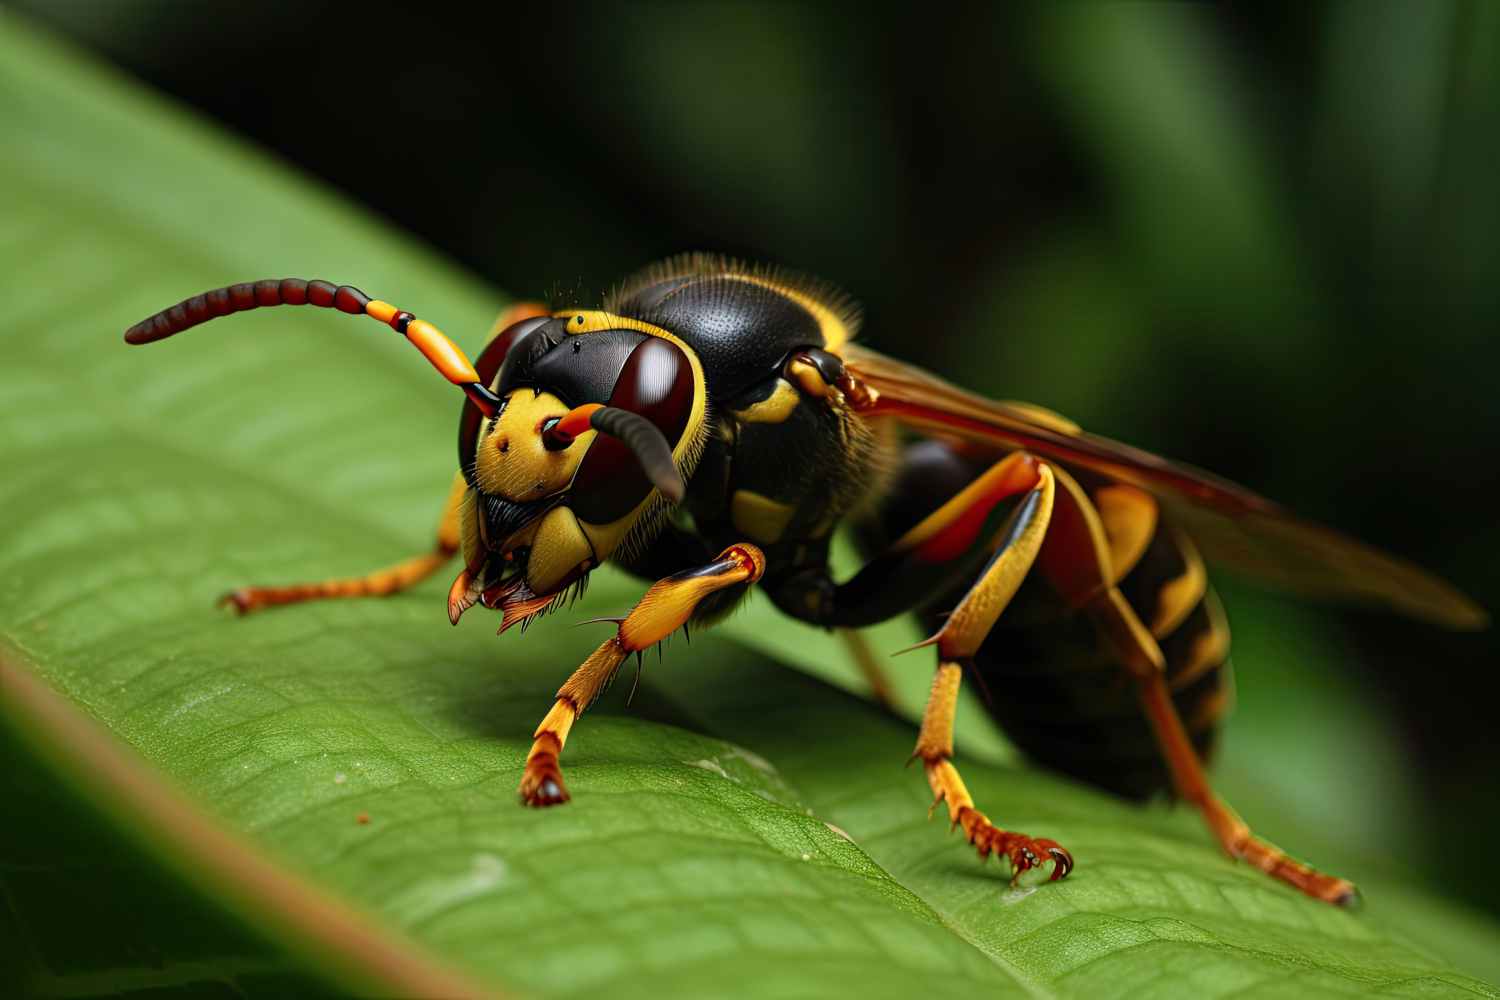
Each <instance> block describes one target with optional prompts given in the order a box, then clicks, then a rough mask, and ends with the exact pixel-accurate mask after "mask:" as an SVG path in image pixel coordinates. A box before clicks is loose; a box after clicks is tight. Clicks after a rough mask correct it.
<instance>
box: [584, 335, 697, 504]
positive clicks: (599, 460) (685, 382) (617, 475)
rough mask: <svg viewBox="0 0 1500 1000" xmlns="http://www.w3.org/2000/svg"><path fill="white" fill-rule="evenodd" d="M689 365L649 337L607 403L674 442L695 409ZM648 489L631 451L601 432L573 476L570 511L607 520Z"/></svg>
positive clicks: (628, 362) (623, 371) (671, 348)
mask: <svg viewBox="0 0 1500 1000" xmlns="http://www.w3.org/2000/svg"><path fill="white" fill-rule="evenodd" d="M694 391H695V389H694V384H693V368H692V365H691V364H689V363H688V359H687V357H686V356H685V355H684V354H683V353H682V350H681V348H679V347H678V346H677V345H676V344H674V343H672V342H671V341H669V340H663V339H661V338H660V337H647V338H646V339H645V340H644V341H642V342H641V344H640V345H639V346H638V347H636V349H635V350H634V351H632V352H631V353H630V357H629V358H628V359H627V360H626V362H625V366H624V368H622V369H621V370H620V377H619V378H618V379H616V381H615V388H614V391H613V392H612V393H611V394H610V397H609V405H610V406H613V407H618V408H619V409H622V410H629V411H630V412H632V413H637V414H640V415H641V416H642V417H645V418H646V419H647V420H649V421H651V423H653V424H655V425H656V426H657V428H658V429H660V430H661V432H662V435H663V436H665V437H666V439H667V442H668V443H669V444H670V445H671V446H672V447H674V448H675V447H676V446H677V442H679V441H680V440H682V435H683V434H685V433H686V432H687V429H688V418H689V417H690V416H691V414H692V410H693V393H694ZM650 492H651V483H650V481H649V480H648V479H647V478H646V474H645V473H644V472H642V471H641V466H640V463H639V462H638V461H637V460H636V457H635V455H634V454H633V453H632V452H631V451H630V449H629V448H627V447H626V446H625V445H624V444H622V443H621V442H620V441H618V440H616V439H615V438H612V437H605V436H604V435H600V436H599V437H597V438H595V439H594V443H593V444H592V445H591V446H590V447H589V452H588V454H587V455H585V456H584V459H583V464H582V465H580V466H579V468H578V475H577V476H576V477H575V478H574V480H573V499H572V501H571V504H572V507H573V512H574V513H575V514H577V515H578V517H579V519H580V520H583V521H587V522H588V523H589V524H609V523H610V522H611V521H615V520H618V519H619V518H622V517H624V516H625V515H626V514H628V513H630V511H631V510H633V509H634V508H635V506H636V504H638V503H640V502H641V501H642V500H644V499H645V498H646V495H647V494H648V493H650Z"/></svg>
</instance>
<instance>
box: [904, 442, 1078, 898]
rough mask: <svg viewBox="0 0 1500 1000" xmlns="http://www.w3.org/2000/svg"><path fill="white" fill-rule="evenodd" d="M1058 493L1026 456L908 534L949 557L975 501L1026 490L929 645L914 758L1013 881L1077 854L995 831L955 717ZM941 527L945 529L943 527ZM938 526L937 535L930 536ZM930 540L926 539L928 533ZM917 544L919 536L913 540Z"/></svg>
mask: <svg viewBox="0 0 1500 1000" xmlns="http://www.w3.org/2000/svg"><path fill="white" fill-rule="evenodd" d="M1054 492H1055V487H1054V481H1053V476H1052V470H1051V469H1050V468H1049V467H1047V466H1045V465H1043V464H1041V463H1040V462H1038V461H1037V460H1036V459H1034V458H1031V457H1030V456H1028V455H1025V454H1023V453H1017V454H1013V455H1010V456H1008V457H1007V458H1005V459H1003V460H1002V461H1001V462H999V463H998V464H997V465H995V466H994V468H992V469H991V470H990V471H989V472H987V473H985V474H984V475H983V476H981V477H980V478H979V479H978V480H976V481H975V482H974V484H973V485H972V486H971V487H970V488H969V489H968V490H966V491H965V492H964V493H961V494H959V496H958V497H955V498H954V500H953V501H952V502H951V503H950V504H949V505H947V506H945V507H942V508H939V509H938V511H936V512H935V513H934V514H932V515H931V516H930V517H929V518H928V519H927V520H925V521H923V522H922V523H920V524H918V525H917V526H916V527H915V528H913V529H912V530H911V532H909V533H908V539H903V540H902V541H898V542H897V543H896V547H897V548H901V547H902V546H903V542H906V543H907V544H909V539H911V536H916V538H917V539H920V541H921V544H922V547H925V548H928V549H929V551H932V552H936V553H943V554H945V553H946V550H948V549H951V548H952V547H953V546H951V545H944V544H943V541H944V540H943V535H944V534H945V533H947V532H948V531H951V530H953V528H955V527H959V526H961V525H963V524H964V523H965V522H969V523H972V517H971V516H966V515H968V511H969V510H971V509H972V508H971V507H968V504H972V503H973V502H974V500H976V499H980V498H983V497H986V496H989V497H993V496H995V495H997V494H998V495H1016V494H1022V493H1024V494H1025V495H1024V497H1023V499H1022V501H1021V503H1020V505H1019V506H1018V507H1017V508H1016V511H1015V513H1014V514H1013V515H1012V517H1011V520H1010V521H1009V523H1008V524H1007V525H1006V527H1005V529H1004V531H1002V532H1001V534H1000V536H999V538H998V539H997V541H996V547H995V553H994V555H993V557H992V558H991V559H990V561H989V564H988V565H987V566H986V567H985V568H984V571H983V573H982V574H981V575H980V577H979V579H978V580H976V581H975V583H974V585H973V586H972V587H971V588H970V589H969V591H968V593H967V594H965V595H964V597H963V600H961V601H960V602H959V604H958V606H957V607H956V608H954V609H953V611H952V613H951V614H949V615H948V617H947V620H946V621H945V622H944V623H943V627H942V628H941V629H939V630H938V633H937V634H936V635H934V636H933V637H932V638H931V639H928V640H927V641H926V642H924V643H923V644H922V645H924V646H925V645H932V646H936V647H937V652H938V669H937V675H936V676H935V677H934V678H933V682H932V694H931V696H930V697H929V698H928V701H927V708H926V709H925V711H924V712H923V713H922V728H921V731H920V732H919V733H918V735H917V746H916V749H915V750H914V751H913V752H912V759H914V760H915V759H917V758H921V760H922V768H923V770H924V771H925V772H926V775H927V783H928V785H930V786H931V788H932V793H933V796H934V800H933V804H934V806H935V805H936V804H937V803H939V802H942V803H946V804H947V807H948V818H949V820H950V821H951V822H952V824H953V825H954V826H957V827H960V828H962V829H963V832H964V837H965V838H967V839H968V841H969V843H971V844H973V845H974V847H975V849H976V850H978V852H979V856H980V857H981V858H988V857H989V856H990V855H991V854H1003V855H1005V857H1006V858H1008V859H1009V860H1010V868H1011V882H1012V884H1014V883H1015V881H1016V880H1017V879H1018V878H1020V876H1021V875H1022V873H1024V872H1026V871H1028V870H1029V869H1032V868H1037V867H1040V866H1042V865H1044V864H1046V863H1048V862H1049V861H1050V862H1051V863H1052V875H1051V878H1052V879H1053V880H1054V881H1055V880H1056V879H1060V878H1063V877H1064V876H1066V875H1067V874H1068V872H1070V871H1072V869H1073V856H1072V855H1071V854H1069V853H1068V851H1067V850H1066V849H1064V848H1063V847H1062V846H1061V845H1060V844H1058V843H1057V841H1055V840H1046V839H1036V838H1033V837H1029V836H1027V835H1026V834H1024V833H1016V832H1014V831H1011V830H1005V829H1002V828H1000V827H998V826H996V825H995V824H994V823H993V822H991V821H990V818H989V817H988V816H986V815H985V814H984V813H982V812H980V811H979V809H978V808H976V806H975V805H974V799H973V797H972V796H971V795H970V794H969V790H968V788H967V787H966V786H965V785H964V781H963V778H962V777H960V776H959V773H958V768H957V767H955V766H954V764H953V717H954V712H955V710H956V708H957V705H958V691H959V685H960V683H961V682H962V680H963V670H964V667H965V666H968V665H970V664H971V663H972V661H973V657H974V654H975V653H976V652H977V651H978V650H979V647H980V645H981V644H982V643H983V642H984V639H985V637H986V636H987V635H989V633H990V629H991V628H993V627H994V624H995V621H996V620H997V619H998V618H999V617H1000V613H1001V612H1002V611H1004V610H1005V607H1006V605H1007V604H1009V603H1010V599H1011V598H1012V597H1014V596H1015V592H1016V589H1017V588H1018V587H1019V586H1020V585H1021V581H1022V580H1023V579H1024V578H1025V577H1026V574H1027V573H1028V572H1029V571H1030V570H1031V567H1032V564H1033V563H1034V562H1035V560H1036V557H1037V554H1038V552H1039V551H1040V550H1041V547H1042V544H1043V539H1045V538H1046V536H1047V529H1048V524H1049V522H1050V521H1051V517H1052V507H1053V496H1054ZM940 526H941V527H940ZM932 528H938V530H937V531H930V529H932ZM924 535H925V536H926V537H925V538H924V537H922V536H924ZM913 540H915V539H913Z"/></svg>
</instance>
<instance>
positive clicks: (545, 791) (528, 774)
mask: <svg viewBox="0 0 1500 1000" xmlns="http://www.w3.org/2000/svg"><path fill="white" fill-rule="evenodd" d="M765 569H766V559H765V556H764V555H762V554H761V551H760V549H758V548H756V547H755V546H754V545H750V544H748V543H746V544H742V545H731V546H730V547H729V548H727V549H725V550H724V551H723V552H721V553H719V556H718V558H717V559H715V560H714V561H713V562H711V563H709V564H708V565H707V566H702V567H699V568H698V569H692V570H688V571H686V572H683V573H678V574H676V575H675V576H669V577H667V578H666V579H665V580H658V581H657V582H656V583H653V584H652V585H651V589H649V590H647V591H646V594H645V596H644V597H642V598H641V600H640V603H638V604H637V605H636V606H635V608H634V609H633V610H631V612H630V614H629V615H627V616H626V617H625V618H624V620H622V621H621V622H620V626H619V629H618V630H617V631H616V633H615V634H614V635H613V636H612V637H610V638H609V639H606V640H605V641H604V642H603V643H601V644H600V646H599V648H598V649H596V650H594V652H593V653H591V654H590V655H589V658H588V659H587V660H584V661H583V666H581V667H579V668H578V669H577V670H575V671H574V672H573V676H571V677H569V678H568V679H567V681H566V682H565V683H564V684H563V686H562V687H561V688H559V689H558V692H557V700H556V701H555V702H554V703H553V705H552V710H551V711H549V712H548V713H547V715H546V717H545V718H543V719H542V722H541V725H539V726H537V728H536V732H535V733H534V734H533V738H532V744H531V752H530V753H529V754H527V755H526V770H525V773H523V774H522V775H521V789H520V794H521V802H522V803H524V804H525V805H528V806H551V805H557V804H559V803H562V802H566V801H568V790H567V786H565V785H564V784H563V779H562V769H561V767H560V766H559V764H558V757H559V756H560V755H561V754H562V749H563V745H564V744H565V743H567V741H568V733H569V732H570V731H571V730H572V728H573V723H574V722H576V721H577V720H578V717H579V716H580V715H582V714H583V713H584V710H585V709H587V708H588V707H589V706H590V705H591V704H593V703H594V700H595V699H596V698H598V697H599V693H600V692H601V691H603V690H604V688H605V686H606V685H607V684H608V683H609V680H610V678H611V677H613V676H614V675H615V671H616V670H618V669H620V664H621V663H623V662H625V657H627V656H629V655H630V654H631V653H638V652H640V651H641V650H643V649H647V648H649V647H651V646H654V645H655V644H656V643H658V642H661V641H662V640H663V639H665V638H666V637H667V636H669V635H671V634H672V633H673V632H675V631H677V629H679V628H681V627H682V626H683V625H684V624H686V623H687V621H688V619H689V618H690V617H692V614H693V609H694V608H696V607H697V606H698V603H699V602H700V601H702V600H703V599H704V598H705V597H708V596H709V595H710V594H713V593H716V592H718V591H720V590H724V589H726V588H728V587H736V586H740V585H743V584H750V583H754V582H755V581H756V580H759V579H760V575H761V574H762V573H764V572H765Z"/></svg>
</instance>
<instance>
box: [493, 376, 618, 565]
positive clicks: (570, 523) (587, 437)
mask: <svg viewBox="0 0 1500 1000" xmlns="http://www.w3.org/2000/svg"><path fill="white" fill-rule="evenodd" d="M567 412H568V406H567V405H566V404H565V403H563V401H562V400H560V399H558V398H557V397H556V396H554V395H552V394H551V393H548V392H538V391H536V390H533V389H530V388H520V389H516V390H515V391H513V392H512V393H511V394H510V395H509V396H508V397H507V398H506V401H505V406H504V409H503V410H501V412H500V416H499V417H498V418H497V419H495V420H493V421H490V422H488V423H486V424H485V426H484V427H482V428H481V432H480V436H479V444H478V446H477V450H476V453H475V456H474V482H475V483H476V484H477V485H478V487H479V489H480V490H481V491H482V492H484V493H487V494H490V495H491V496H495V497H501V498H503V499H505V500H508V501H511V502H513V503H520V504H526V503H533V502H536V501H544V500H546V499H547V498H548V497H553V496H556V495H557V494H559V493H561V492H563V491H565V490H566V489H567V488H568V486H569V484H571V483H572V482H573V477H574V475H575V474H576V473H577V472H578V465H579V463H580V462H582V461H583V456H584V455H585V454H587V453H588V450H589V445H590V444H591V443H592V442H593V440H594V438H595V437H596V436H597V434H598V432H597V431H593V430H589V431H585V432H583V433H581V434H579V435H578V436H577V437H576V438H575V439H574V440H573V443H572V444H571V445H570V446H569V447H567V448H564V449H562V450H559V451H549V450H547V447H546V446H545V445H544V444H543V443H542V429H543V427H545V426H546V424H547V422H548V421H550V420H554V419H557V418H560V417H562V416H563V415H564V414H566V413H567ZM484 506H485V505H484V503H483V501H482V500H481V501H479V502H476V503H474V504H472V505H471V506H470V508H469V510H468V513H469V514H470V516H473V517H474V518H475V521H476V523H475V525H474V530H473V531H472V532H467V531H466V532H465V534H466V536H468V537H471V538H474V539H475V540H476V541H477V542H479V544H481V545H483V546H484V547H486V548H489V549H491V550H493V551H497V552H500V553H503V554H504V555H505V556H506V557H507V559H508V560H509V558H510V557H511V556H512V555H514V556H515V558H516V559H517V562H516V567H517V569H518V570H519V571H520V573H521V575H522V576H524V580H525V583H526V586H527V587H528V588H529V589H530V591H531V592H532V593H534V594H550V593H552V592H553V591H555V590H556V589H557V588H558V587H559V586H561V585H562V584H563V581H565V580H566V579H567V578H568V577H569V576H571V575H572V574H573V573H574V571H575V570H576V569H578V568H579V567H585V568H588V569H592V568H593V565H594V563H595V561H596V558H595V555H594V550H593V548H592V547H591V546H590V545H589V542H588V539H587V538H586V537H585V536H584V534H583V532H582V530H581V529H580V528H579V526H578V520H577V518H575V517H574V516H573V512H572V511H571V510H569V509H568V508H567V507H566V506H564V505H559V506H554V507H552V508H551V509H550V510H547V511H546V512H545V513H542V514H540V515H539V516H538V517H536V518H535V519H534V520H530V521H528V522H527V523H525V524H523V525H520V526H519V527H517V528H516V530H514V531H513V532H512V533H511V534H509V535H508V536H507V537H505V538H492V537H487V535H488V530H492V529H489V526H488V525H483V526H482V525H480V524H478V523H477V522H478V521H480V520H482V519H484V513H483V510H484ZM487 529H488V530H487Z"/></svg>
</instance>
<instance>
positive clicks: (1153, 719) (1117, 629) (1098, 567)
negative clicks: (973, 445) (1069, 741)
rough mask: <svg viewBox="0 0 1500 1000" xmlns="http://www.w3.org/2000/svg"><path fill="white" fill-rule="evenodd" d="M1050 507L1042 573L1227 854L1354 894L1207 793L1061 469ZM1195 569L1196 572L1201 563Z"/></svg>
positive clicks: (1291, 879) (1131, 612)
mask: <svg viewBox="0 0 1500 1000" xmlns="http://www.w3.org/2000/svg"><path fill="white" fill-rule="evenodd" d="M1056 512H1057V516H1056V517H1054V519H1053V530H1052V535H1051V536H1049V538H1048V543H1047V545H1046V546H1044V548H1043V550H1042V553H1041V556H1040V559H1039V563H1040V566H1041V569H1042V572H1043V574H1044V575H1045V576H1046V577H1047V578H1048V580H1049V581H1050V582H1051V583H1052V584H1053V586H1054V587H1056V588H1057V590H1058V591H1059V592H1060V593H1061V594H1062V595H1063V597H1064V598H1065V599H1067V600H1068V602H1069V603H1070V604H1072V605H1073V606H1074V607H1077V608H1080V609H1082V610H1083V611H1085V612H1086V613H1087V614H1088V616H1089V618H1090V619H1091V620H1092V622H1093V624H1094V627H1095V628H1096V629H1097V630H1098V632H1099V634H1100V636H1101V638H1102V639H1103V640H1104V642H1105V644H1106V645H1107V646H1108V647H1109V648H1110V649H1112V650H1113V651H1114V653H1115V655H1116V657H1117V658H1118V659H1119V662H1120V663H1121V664H1123V665H1124V668H1125V670H1126V671H1127V672H1128V674H1129V675H1130V679H1131V680H1132V682H1133V683H1134V684H1135V688H1136V695H1137V698H1138V699H1139V701H1140V704H1141V709H1142V711H1143V712H1144V713H1145V715H1146V719H1147V720H1148V721H1149V723H1150V725H1151V730H1152V733H1153V734H1154V735H1155V737H1156V742H1157V745H1158V747H1159V748H1160V750H1161V755H1162V758H1163V760H1165V761H1166V764H1167V768H1168V770H1169V772H1170V773H1171V775H1172V783H1173V785H1174V786H1175V788H1176V789H1177V794H1178V795H1180V796H1181V797H1182V798H1183V799H1184V800H1185V801H1187V802H1190V803H1192V804H1193V805H1194V806H1196V807H1197V808H1198V810H1199V812H1201V813H1202V814H1203V818H1204V820H1205V821H1206V822H1207V823H1208V827H1209V829H1210V830H1212V831H1213V834H1214V836H1215V837H1216V838H1217V839H1218V841H1219V843H1220V845H1222V847H1223V848H1224V851H1225V852H1226V853H1227V854H1229V856H1230V857H1233V858H1237V859H1239V860H1242V861H1245V862H1248V863H1249V864H1252V865H1254V866H1255V867H1256V868H1259V869H1260V870H1261V871H1263V872H1265V873H1266V874H1268V875H1270V876H1271V877H1273V878H1278V879H1280V880H1281V881H1283V882H1286V883H1287V884H1288V885H1291V886H1293V887H1294V888H1296V889H1299V890H1301V891H1302V892H1304V893H1306V894H1307V895H1309V896H1312V897H1314V898H1316V899H1321V900H1323V901H1325V902H1329V903H1335V904H1338V905H1347V904H1350V903H1352V902H1354V901H1355V900H1357V899H1358V898H1359V893H1358V891H1357V890H1356V889H1355V887H1354V885H1353V883H1351V882H1348V881H1346V880H1344V879H1341V878H1336V877H1334V876H1332V875H1325V874H1323V873H1322V872H1320V871H1317V870H1316V869H1314V868H1312V867H1311V866H1309V865H1305V864H1303V863H1301V862H1300V861H1295V860H1293V859H1292V858H1291V857H1289V856H1288V855H1287V853H1286V852H1285V851H1283V850H1282V849H1281V848H1279V847H1277V846H1276V845H1274V844H1271V843H1269V842H1267V841H1265V840H1262V839H1261V838H1260V837H1257V836H1256V835H1255V834H1254V833H1253V832H1252V831H1251V829H1250V827H1249V826H1248V825H1247V824H1246V823H1245V821H1244V820H1242V819H1240V817H1239V816H1238V815H1236V814H1235V812H1234V810H1233V809H1231V808H1229V806H1228V804H1227V803H1225V802H1224V800H1223V799H1221V798H1219V796H1218V795H1217V794H1216V793H1215V792H1214V790H1213V786H1212V785H1211V784H1210V783H1209V780H1208V775H1207V773H1205V771H1204V768H1203V761H1202V759H1201V758H1200V757H1199V756H1198V752H1197V751H1196V750H1195V749H1194V748H1193V742H1192V739H1191V738H1190V737H1189V735H1188V730H1187V727H1186V726H1184V724H1183V721H1182V717H1181V716H1180V715H1179V714H1178V711H1177V706H1176V705H1175V704H1174V702H1173V701H1172V692H1171V690H1170V688H1169V686H1168V683H1167V674H1166V658H1165V657H1164V656H1163V654H1162V651H1161V647H1160V646H1159V645H1158V644H1157V641H1156V639H1155V637H1154V636H1153V635H1152V630H1151V629H1150V628H1149V627H1147V625H1146V624H1145V623H1143V622H1142V621H1141V619H1140V617H1139V616H1138V615H1137V614H1136V612H1135V609H1134V608H1133V607H1131V605H1130V603H1129V602H1128V601H1127V600H1126V599H1125V597H1124V595H1123V594H1121V593H1120V591H1119V589H1118V588H1117V587H1116V586H1115V581H1116V580H1117V579H1118V577H1119V575H1120V574H1119V573H1118V572H1116V570H1115V567H1114V559H1115V555H1112V553H1111V551H1110V546H1109V542H1108V540H1107V538H1108V536H1107V533H1106V531H1105V529H1104V526H1103V519H1102V518H1101V517H1100V514H1099V512H1098V511H1097V509H1096V508H1095V507H1094V505H1093V503H1092V502H1091V501H1090V500H1089V498H1088V495H1087V494H1086V493H1084V491H1083V489H1082V488H1081V487H1079V486H1078V484H1077V483H1075V482H1074V481H1073V480H1072V478H1071V477H1069V476H1068V475H1066V474H1065V473H1061V472H1059V473H1058V489H1057V506H1056ZM1136 516H1142V514H1141V513H1139V512H1138V514H1137V515H1136ZM1152 516H1153V517H1154V513H1153V514H1152ZM1117 534H1118V533H1117ZM1190 569H1192V567H1190ZM1196 569H1197V572H1200V573H1201V572H1202V567H1201V566H1199V567H1197V568H1196ZM1182 605H1183V602H1181V601H1178V602H1175V603H1174V602H1172V601H1164V602H1163V607H1173V606H1182ZM1158 610H1159V611H1160V609H1158Z"/></svg>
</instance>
